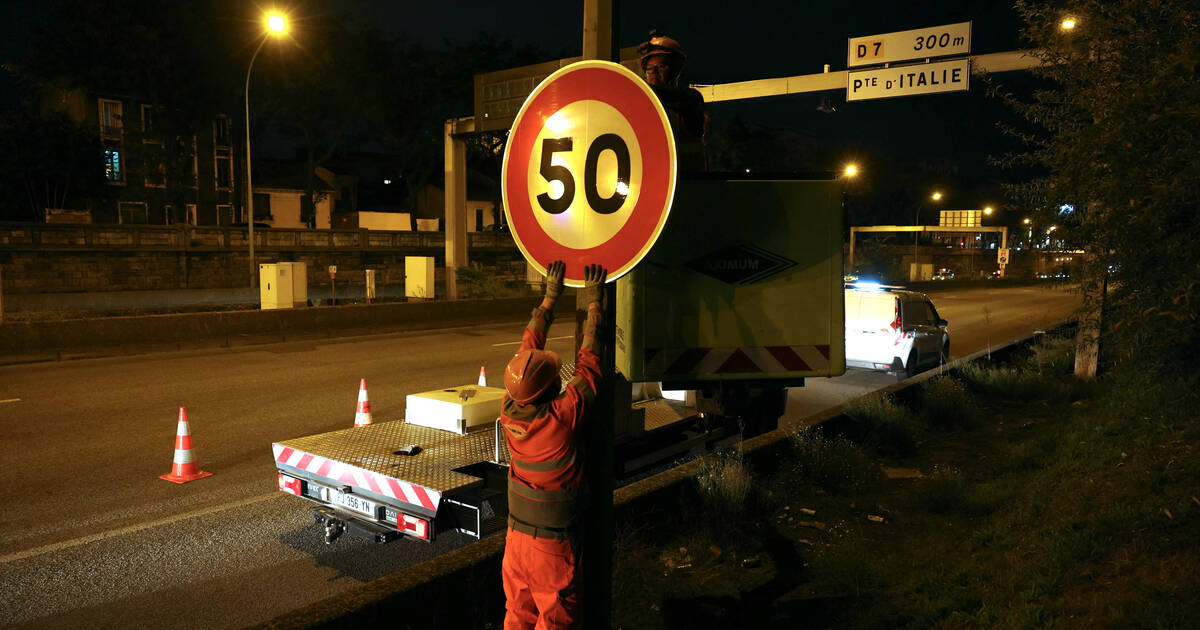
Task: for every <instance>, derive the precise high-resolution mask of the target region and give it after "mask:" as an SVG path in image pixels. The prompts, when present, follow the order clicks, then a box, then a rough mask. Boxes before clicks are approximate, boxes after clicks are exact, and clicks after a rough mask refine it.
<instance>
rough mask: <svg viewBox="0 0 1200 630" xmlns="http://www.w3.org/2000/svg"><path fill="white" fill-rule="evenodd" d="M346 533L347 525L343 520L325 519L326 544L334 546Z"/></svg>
mask: <svg viewBox="0 0 1200 630" xmlns="http://www.w3.org/2000/svg"><path fill="white" fill-rule="evenodd" d="M345 531H346V524H345V523H343V522H342V520H341V519H336V518H333V517H330V516H326V517H325V544H326V545H332V544H333V543H334V542H336V541H337V539H338V537H340V536H341V535H342V533H343V532H345Z"/></svg>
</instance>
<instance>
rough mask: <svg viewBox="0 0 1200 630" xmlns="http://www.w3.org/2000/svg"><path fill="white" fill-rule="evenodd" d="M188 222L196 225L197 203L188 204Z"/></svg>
mask: <svg viewBox="0 0 1200 630" xmlns="http://www.w3.org/2000/svg"><path fill="white" fill-rule="evenodd" d="M187 224H188V225H196V204H194V203H189V204H188V205H187Z"/></svg>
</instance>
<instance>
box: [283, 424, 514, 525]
mask: <svg viewBox="0 0 1200 630" xmlns="http://www.w3.org/2000/svg"><path fill="white" fill-rule="evenodd" d="M408 445H416V446H417V447H419V449H420V450H419V451H417V452H416V454H414V455H404V454H400V453H398V451H399V450H400V449H401V448H402V447H405V446H408ZM271 446H272V450H273V451H274V454H275V462H276V465H277V466H278V467H279V469H280V470H282V471H285V472H292V473H295V474H299V475H300V476H302V477H312V476H314V475H315V476H316V477H318V478H322V479H324V480H337V481H339V482H341V483H344V484H348V485H350V486H353V487H354V488H355V490H356V491H365V492H367V493H373V494H377V495H382V496H383V497H387V498H391V499H395V500H398V501H402V502H405V503H408V504H409V505H411V506H414V507H416V508H420V509H421V510H424V511H428V512H429V513H430V515H432V513H434V512H436V511H437V509H438V505H439V504H440V502H441V498H442V496H443V495H447V494H455V493H458V492H461V491H464V490H468V489H471V488H474V487H477V486H480V485H482V484H483V479H481V478H480V477H478V476H475V475H471V474H467V473H463V472H460V471H459V469H461V468H465V467H467V466H470V465H472V464H478V463H479V462H483V461H490V460H492V459H493V458H495V455H496V448H497V444H496V440H495V434H494V429H493V428H492V427H491V426H487V427H483V428H481V429H479V430H475V431H471V432H469V433H467V434H465V435H458V434H457V433H451V432H448V431H442V430H439V429H431V428H428V427H421V426H416V425H412V424H407V423H405V422H404V421H402V420H399V421H392V422H378V423H375V424H371V425H367V426H365V427H354V428H350V429H343V430H341V431H332V432H330V433H320V434H317V435H310V436H306V437H299V438H293V439H290V440H283V441H280V442H276V443H274V444H272V445H271ZM499 449H500V457H501V460H502V461H507V459H508V445H507V444H505V443H504V440H500V441H499Z"/></svg>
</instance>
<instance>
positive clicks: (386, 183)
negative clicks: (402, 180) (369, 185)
mask: <svg viewBox="0 0 1200 630" xmlns="http://www.w3.org/2000/svg"><path fill="white" fill-rule="evenodd" d="M390 183H392V180H390V179H385V180H383V184H384V185H385V186H386V185H388V184H390Z"/></svg>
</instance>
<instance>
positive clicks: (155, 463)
mask: <svg viewBox="0 0 1200 630" xmlns="http://www.w3.org/2000/svg"><path fill="white" fill-rule="evenodd" d="M930 295H931V297H932V298H933V300H934V303H935V305H936V306H937V307H938V309H939V311H940V313H941V315H942V316H943V317H944V318H946V319H947V320H949V321H950V326H951V334H952V336H953V337H952V339H953V348H952V354H953V355H954V356H959V355H963V354H967V353H970V352H974V351H976V350H978V349H981V348H984V347H986V345H987V344H988V343H993V344H995V343H1000V342H1002V341H1004V340H1006V339H1010V338H1013V337H1017V336H1021V335H1024V334H1028V333H1029V332H1032V331H1033V330H1036V329H1038V328H1043V327H1046V326H1049V325H1052V324H1054V323H1056V322H1058V321H1061V320H1063V319H1065V318H1066V317H1068V316H1069V315H1070V314H1071V313H1072V312H1073V310H1074V309H1075V308H1076V306H1077V305H1078V302H1079V299H1078V296H1076V295H1074V294H1071V293H1067V292H1062V291H1053V290H1045V289H1036V288H1010V289H1002V290H999V289H970V290H953V291H946V292H935V293H931V294H930ZM520 326H521V323H520V322H506V323H502V324H495V325H489V326H482V327H476V328H472V329H465V328H464V329H449V330H440V331H425V332H420V333H411V334H393V335H378V336H372V337H359V338H353V339H341V340H337V339H334V340H323V341H320V342H311V343H287V344H276V345H268V346H258V347H250V348H240V349H228V350H215V351H211V350H210V351H198V352H181V353H170V354H159V355H145V356H140V357H120V358H111V359H94V360H81V361H72V362H59V363H45V364H35V365H23V366H9V367H2V368H0V445H2V446H0V471H3V472H2V473H0V505H2V506H3V509H2V510H0V531H2V532H4V533H5V536H4V537H3V539H0V625H5V626H9V625H13V626H25V625H30V626H37V627H72V628H74V627H80V626H84V625H87V626H91V627H101V628H102V627H116V626H140V627H156V628H192V627H206V628H239V627H244V626H246V625H249V624H253V623H256V622H260V621H264V620H267V619H270V618H272V617H274V616H275V615H278V614H280V613H282V612H285V611H288V610H291V609H294V608H296V607H299V606H302V605H305V604H308V603H310V602H313V601H316V600H319V599H323V598H326V597H329V596H332V595H336V594H338V593H341V592H345V591H347V590H348V589H352V588H354V587H355V586H357V585H359V584H361V583H364V582H367V581H370V580H372V579H375V578H378V577H381V576H384V575H387V574H389V573H392V572H394V571H398V570H401V569H402V568H404V567H406V566H410V565H412V564H414V563H416V562H420V561H422V560H424V559H427V558H430V557H432V556H434V555H436V554H439V553H442V552H444V551H446V550H449V549H451V548H454V547H457V546H461V545H464V544H469V542H470V540H469V539H467V538H466V537H464V536H461V535H444V536H442V537H440V538H439V540H438V541H437V542H435V543H433V544H422V543H417V542H410V541H403V542H400V543H395V544H391V545H382V546H381V545H371V544H368V543H363V542H360V541H358V540H356V539H353V538H350V537H343V539H342V540H341V541H339V542H338V543H337V544H336V545H334V546H332V547H326V546H325V545H324V543H323V542H322V539H321V532H320V530H319V529H318V528H317V527H316V526H314V525H312V524H311V520H310V517H309V513H308V507H307V505H308V504H306V503H305V502H302V501H301V500H299V499H296V498H295V497H290V496H287V495H284V494H282V493H280V492H278V491H277V490H276V488H275V474H274V467H273V460H272V457H271V449H270V444H271V442H272V441H275V440H279V439H285V438H290V437H297V436H302V435H309V434H313V433H319V432H324V431H330V430H334V429H341V428H346V427H349V426H351V425H352V424H353V418H354V406H355V402H356V400H357V395H358V383H359V379H360V378H366V379H367V384H368V389H369V392H370V399H371V407H372V411H373V412H374V416H375V420H376V421H377V422H378V421H384V420H392V419H399V418H401V417H402V416H403V411H404V409H403V406H404V396H405V395H406V394H409V393H413V392H419V391H426V390H430V389H434V388H440V387H445V386H452V385H461V384H466V383H474V382H475V379H476V377H477V376H478V373H479V367H480V365H483V366H485V367H486V369H487V373H488V374H489V375H492V376H493V377H498V376H499V375H500V374H501V369H502V368H503V366H504V364H505V362H506V361H507V360H508V358H509V357H511V356H512V353H513V351H514V350H515V349H516V346H517V344H516V340H517V338H518V335H519V331H520ZM571 332H572V331H571V324H570V323H568V322H562V323H559V324H558V325H557V326H556V327H555V328H554V329H552V330H551V335H552V337H551V342H550V345H549V347H550V348H551V349H553V350H556V351H559V352H560V353H565V354H569V353H570V352H571V343H572V342H571V338H570V335H571ZM892 382H895V377H892V376H888V375H884V374H877V373H872V372H866V371H851V372H849V373H848V374H847V375H845V376H843V377H840V378H836V379H810V381H809V383H808V385H807V386H806V387H804V388H796V389H793V390H792V392H791V394H790V401H789V409H788V414H787V418H786V421H788V422H802V420H803V417H804V416H805V415H807V414H810V413H812V412H814V411H818V410H820V409H824V408H827V407H829V406H832V405H836V404H839V403H841V402H844V401H845V400H847V399H849V398H852V397H854V396H858V395H861V394H863V393H866V392H868V391H871V390H873V389H876V388H878V387H882V386H883V385H886V384H889V383H892ZM181 405H182V406H185V407H186V408H187V412H188V416H189V418H190V421H191V428H192V435H193V440H194V443H195V451H194V453H195V456H196V459H197V461H198V462H199V464H200V466H201V468H203V469H204V470H207V471H210V472H212V473H213V476H212V477H209V478H206V479H202V480H199V481H195V482H192V483H188V484H184V485H176V484H172V483H168V482H166V481H163V480H160V479H159V478H158V475H160V474H163V473H166V472H168V471H169V469H170V467H171V458H172V453H173V449H174V434H175V426H176V418H177V415H178V411H179V406H181ZM497 579H499V578H498V577H497Z"/></svg>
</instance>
